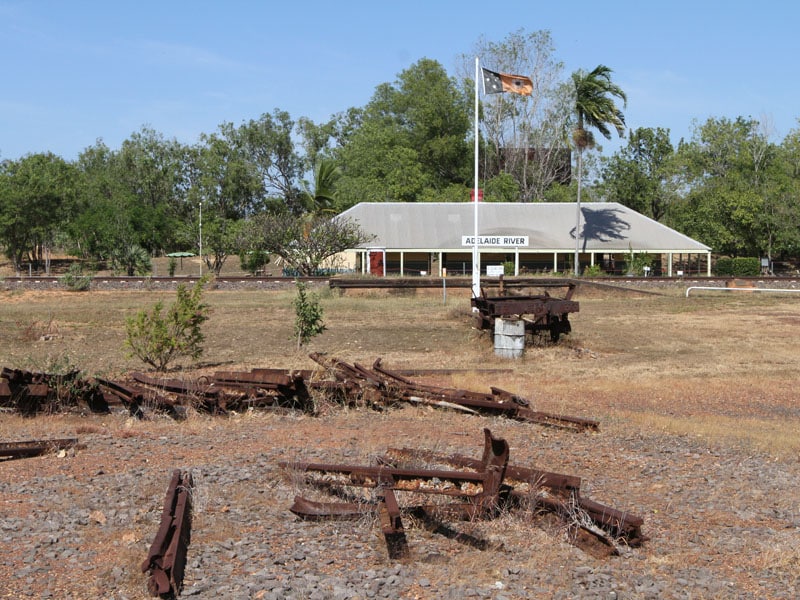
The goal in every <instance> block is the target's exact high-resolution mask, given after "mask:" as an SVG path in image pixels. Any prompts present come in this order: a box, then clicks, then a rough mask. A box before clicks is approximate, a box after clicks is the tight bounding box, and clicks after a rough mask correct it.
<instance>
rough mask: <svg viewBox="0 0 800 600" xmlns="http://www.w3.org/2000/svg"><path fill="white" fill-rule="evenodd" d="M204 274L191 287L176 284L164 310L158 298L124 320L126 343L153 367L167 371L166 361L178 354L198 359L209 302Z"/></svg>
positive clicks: (201, 348) (132, 352)
mask: <svg viewBox="0 0 800 600" xmlns="http://www.w3.org/2000/svg"><path fill="white" fill-rule="evenodd" d="M207 281H208V277H203V278H201V279H199V280H198V281H197V283H195V284H194V286H193V287H192V289H191V290H188V289H187V288H186V286H185V285H183V284H181V285H179V286H178V290H177V297H176V299H175V302H174V303H173V304H172V305H171V306H170V307H169V308H168V309H167V311H166V314H164V312H163V311H164V303H163V302H162V301H160V300H159V301H158V302H157V303H156V304H155V306H153V308H152V310H150V311H149V312H148V311H146V310H141V311H139V312H138V313H137V314H136V316H135V317H130V318H128V319H127V320H126V332H127V337H126V339H125V346H126V347H127V348H128V349H129V350H130V356H135V357H137V358H138V359H139V360H141V361H142V362H144V363H145V364H148V365H150V366H151V367H153V368H154V369H155V370H156V371H166V370H167V367H168V365H169V363H171V362H172V361H174V360H175V359H178V358H181V357H185V356H188V357H191V358H193V359H198V358H200V356H202V354H203V341H204V340H205V336H204V335H203V332H202V329H201V328H202V325H203V323H205V322H206V321H207V320H208V305H207V304H204V303H203V287H204V286H205V284H206V282H207Z"/></svg>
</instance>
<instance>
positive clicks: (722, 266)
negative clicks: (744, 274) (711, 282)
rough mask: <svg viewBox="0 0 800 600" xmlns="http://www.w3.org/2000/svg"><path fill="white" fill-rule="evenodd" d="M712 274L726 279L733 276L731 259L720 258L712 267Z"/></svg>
mask: <svg viewBox="0 0 800 600" xmlns="http://www.w3.org/2000/svg"><path fill="white" fill-rule="evenodd" d="M714 272H715V273H716V274H717V275H722V276H726V277H727V276H731V275H733V259H732V258H728V257H727V256H720V257H719V258H718V259H717V262H716V264H715V265H714Z"/></svg>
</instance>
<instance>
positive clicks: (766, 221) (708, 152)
mask: <svg viewBox="0 0 800 600" xmlns="http://www.w3.org/2000/svg"><path fill="white" fill-rule="evenodd" d="M795 135H796V133H795ZM769 138H770V134H769V132H768V131H767V130H766V129H765V127H764V125H763V124H762V123H760V122H759V121H757V120H755V119H752V118H744V117H737V118H736V119H729V118H713V117H712V118H709V119H708V120H707V121H706V122H705V123H703V124H700V125H697V126H696V127H695V131H694V134H693V136H692V139H691V140H690V141H689V142H687V143H685V144H682V145H681V146H680V147H679V149H678V161H679V165H680V166H681V174H682V177H683V180H684V184H685V187H686V189H687V193H686V196H685V198H684V200H683V202H682V204H681V206H680V208H681V210H680V211H678V212H676V214H675V217H674V218H675V220H676V223H675V226H676V228H679V229H680V230H681V231H683V232H684V233H687V234H688V235H691V236H693V237H696V238H697V239H700V240H701V241H703V242H704V243H706V244H708V245H709V246H712V247H713V248H714V250H715V251H716V252H719V253H721V254H726V255H728V256H766V257H770V258H771V257H772V256H773V254H774V253H775V252H776V251H781V250H783V249H788V248H796V247H797V242H796V239H797V234H796V231H797V227H798V225H800V221H798V211H797V209H796V203H797V201H796V200H795V197H796V196H795V194H796V193H797V188H796V187H795V186H796V178H793V176H792V162H791V161H792V158H791V156H792V151H791V150H790V148H791V143H792V142H791V140H792V135H791V134H790V136H788V137H787V138H786V140H784V143H783V144H782V145H781V146H777V145H776V144H774V143H773V142H771V141H770V139H769ZM793 205H794V206H793Z"/></svg>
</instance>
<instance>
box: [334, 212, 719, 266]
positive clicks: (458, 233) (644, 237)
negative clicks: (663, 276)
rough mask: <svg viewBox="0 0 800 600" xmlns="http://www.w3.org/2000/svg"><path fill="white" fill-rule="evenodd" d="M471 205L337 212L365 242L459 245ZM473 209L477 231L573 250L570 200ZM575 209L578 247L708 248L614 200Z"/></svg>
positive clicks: (408, 246)
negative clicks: (578, 213)
mask: <svg viewBox="0 0 800 600" xmlns="http://www.w3.org/2000/svg"><path fill="white" fill-rule="evenodd" d="M474 210H475V209H474V205H473V204H472V203H471V202H470V203H450V202H424V203H413V202H363V203H361V204H357V205H356V206H354V207H352V208H350V209H348V210H346V211H345V212H343V213H342V214H341V216H342V217H345V218H351V219H353V220H355V221H357V222H358V223H359V224H360V225H361V227H362V228H363V229H364V230H365V231H366V232H368V233H371V234H373V235H375V239H373V240H372V241H371V242H370V243H369V244H365V247H366V246H369V247H382V248H387V249H396V250H409V251H413V250H448V251H464V250H465V249H466V248H465V246H464V245H462V238H463V236H472V235H473V233H474V227H475V226H474ZM478 211H479V214H478V226H479V227H478V229H479V231H478V235H479V236H518V237H521V236H527V238H528V246H527V248H528V249H529V250H531V251H555V252H570V251H572V252H574V251H575V217H576V205H575V204H574V203H563V202H535V203H531V204H522V203H499V202H497V203H495V202H489V203H480V204H479V205H478ZM581 213H582V217H581V225H582V229H583V233H582V239H581V251H582V252H627V251H629V250H630V249H633V250H636V251H646V252H654V253H655V252H684V253H698V252H708V251H710V250H711V248H710V247H709V246H706V245H704V244H701V243H700V242H698V241H696V240H693V239H692V238H690V237H688V236H685V235H683V234H682V233H679V232H677V231H675V230H674V229H670V228H669V227H667V226H665V225H662V224H661V223H659V222H657V221H654V220H653V219H650V218H649V217H646V216H644V215H642V214H640V213H638V212H636V211H634V210H631V209H630V208H628V207H626V206H623V205H622V204H619V203H617V202H585V203H583V204H581ZM524 247H525V246H519V248H520V249H522V248H524Z"/></svg>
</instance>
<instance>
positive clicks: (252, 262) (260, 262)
mask: <svg viewBox="0 0 800 600" xmlns="http://www.w3.org/2000/svg"><path fill="white" fill-rule="evenodd" d="M268 264H269V252H264V251H263V250H253V251H252V252H243V253H241V254H240V255H239V265H240V266H241V267H242V271H247V272H248V273H250V274H251V275H256V274H257V273H258V272H259V271H261V270H262V269H263V268H264V267H266V266H267V265H268Z"/></svg>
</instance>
